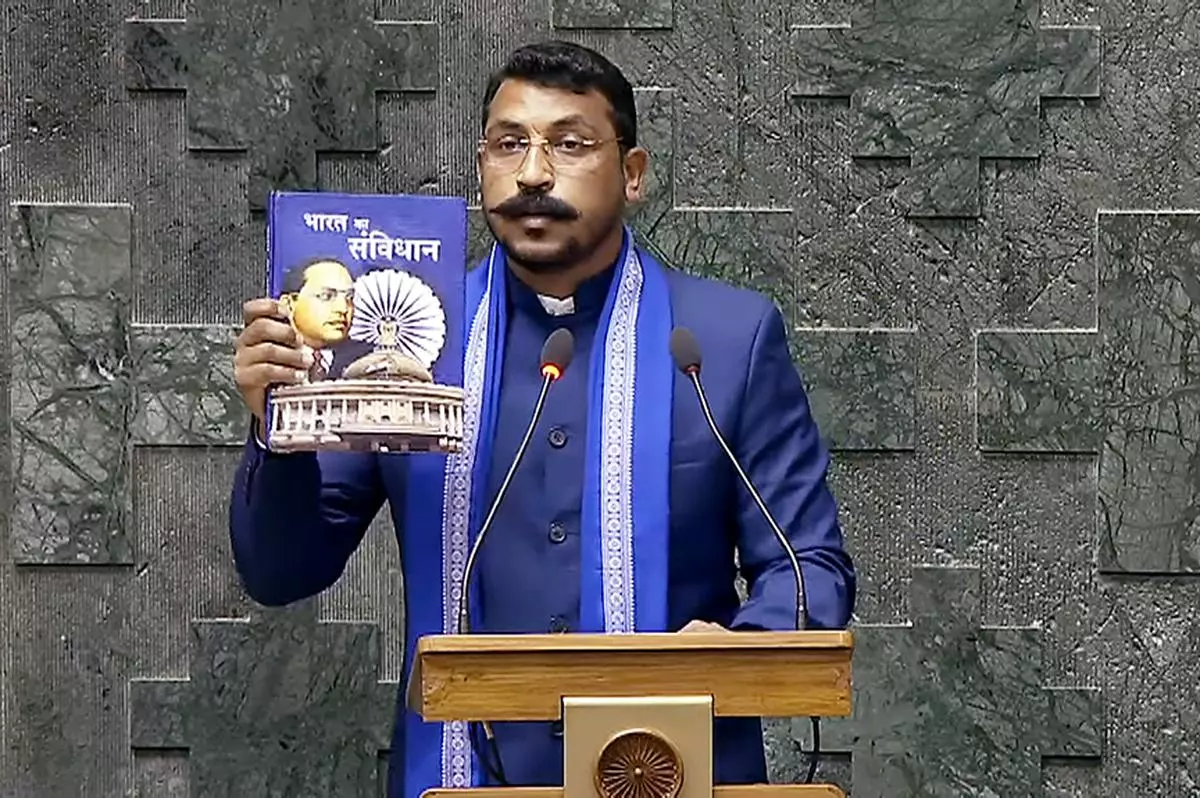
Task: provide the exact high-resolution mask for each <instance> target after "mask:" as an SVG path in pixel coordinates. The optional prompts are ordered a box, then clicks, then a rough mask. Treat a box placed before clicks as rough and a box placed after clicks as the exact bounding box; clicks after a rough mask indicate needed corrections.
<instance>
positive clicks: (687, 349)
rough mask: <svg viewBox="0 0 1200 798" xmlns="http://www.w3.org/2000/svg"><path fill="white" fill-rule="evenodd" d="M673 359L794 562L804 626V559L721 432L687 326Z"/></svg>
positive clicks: (675, 334) (674, 334)
mask: <svg viewBox="0 0 1200 798" xmlns="http://www.w3.org/2000/svg"><path fill="white" fill-rule="evenodd" d="M671 359H672V360H674V361H675V368H677V369H679V370H680V371H681V372H683V373H684V374H685V375H686V376H687V377H688V378H689V379H690V380H691V382H692V387H693V388H695V389H696V397H697V398H698V399H699V400H700V409H701V410H703V411H704V418H705V420H706V421H708V428H709V429H710V430H712V434H713V437H715V438H716V439H717V443H719V444H720V445H721V448H722V449H723V450H724V451H725V456H726V457H728V458H729V462H730V463H732V464H733V468H734V470H735V471H737V474H738V476H739V477H741V479H742V484H743V485H745V486H746V490H748V491H750V497H751V498H752V499H754V503H755V504H757V505H758V511H759V512H760V513H762V516H763V518H765V519H766V520H767V524H768V525H769V526H770V527H771V531H772V532H774V533H775V538H776V539H777V540H778V541H779V545H780V546H782V547H783V550H784V552H786V553H787V556H788V560H789V561H790V562H791V566H792V575H793V577H794V578H795V580H796V629H797V630H801V629H804V628H805V627H806V626H807V625H808V612H807V610H806V608H805V596H806V592H805V590H804V572H803V571H802V570H801V569H800V561H799V560H798V559H796V552H795V551H793V550H792V544H791V543H789V542H788V539H787V535H785V534H784V533H783V530H782V529H780V528H779V524H777V523H776V522H775V517H774V516H773V515H771V511H770V510H768V509H767V505H766V503H765V502H763V499H762V496H760V495H759V493H758V490H757V489H755V487H754V483H753V482H751V481H750V477H748V476H746V472H745V470H743V469H742V464H741V463H739V462H738V459H737V456H736V455H735V454H734V453H733V450H732V449H730V448H729V444H728V443H727V442H726V441H725V436H724V435H722V434H721V430H720V428H719V427H717V422H716V420H714V419H713V415H712V408H710V407H709V405H708V396H707V395H706V394H705V393H704V386H703V385H701V384H700V363H701V359H700V345H699V344H698V343H696V337H695V336H694V335H692V333H691V331H690V330H688V329H687V328H686V327H676V328H675V329H674V330H672V331H671Z"/></svg>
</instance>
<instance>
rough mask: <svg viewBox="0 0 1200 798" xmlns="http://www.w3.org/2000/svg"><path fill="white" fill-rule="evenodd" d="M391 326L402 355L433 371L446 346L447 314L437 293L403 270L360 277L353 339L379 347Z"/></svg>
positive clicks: (355, 297) (357, 286)
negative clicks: (391, 325) (387, 325)
mask: <svg viewBox="0 0 1200 798" xmlns="http://www.w3.org/2000/svg"><path fill="white" fill-rule="evenodd" d="M388 322H391V323H392V324H393V325H394V328H395V343H396V348H397V349H398V350H399V351H400V353H401V354H404V355H408V356H409V357H411V358H413V359H414V360H416V361H417V362H418V363H420V364H421V365H422V366H424V367H425V368H427V369H428V368H432V366H433V362H434V361H435V360H437V357H438V354H439V353H440V352H441V351H442V345H443V344H445V343H446V313H445V311H444V310H442V303H441V302H439V301H438V298H437V296H436V295H435V294H434V293H433V290H432V289H431V288H430V287H429V286H428V285H426V284H425V283H424V282H422V281H421V280H420V279H419V278H417V277H414V276H413V275H411V274H409V273H408V272H405V271H400V270H399V269H378V270H376V271H372V272H367V273H366V274H364V275H363V276H362V277H359V278H358V279H357V280H355V281H354V321H353V322H352V323H351V324H350V337H351V338H354V339H355V340H358V341H366V342H368V343H371V344H374V345H376V346H378V345H380V344H382V343H384V341H383V333H384V325H385V324H387V323H388ZM389 326H390V325H389Z"/></svg>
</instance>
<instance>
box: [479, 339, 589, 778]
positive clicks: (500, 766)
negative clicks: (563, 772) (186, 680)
mask: <svg viewBox="0 0 1200 798" xmlns="http://www.w3.org/2000/svg"><path fill="white" fill-rule="evenodd" d="M574 353H575V336H573V335H571V331H570V330H568V329H566V328H565V327H559V328H558V329H557V330H555V331H554V332H552V333H550V335H549V336H548V337H547V338H546V343H544V344H542V358H541V372H542V390H541V392H539V393H538V398H537V402H536V403H534V406H533V416H532V417H531V418H530V419H529V426H528V427H526V428H525V437H524V438H522V439H521V445H520V446H518V447H517V453H516V454H515V455H513V459H512V463H510V464H509V466H508V473H507V474H505V475H504V480H503V481H502V482H501V483H500V488H499V489H498V490H497V491H496V497H495V498H494V499H492V506H491V507H489V508H488V513H487V515H486V516H485V517H484V519H483V523H482V524H480V525H479V534H478V535H476V536H475V544H474V545H473V546H471V552H470V554H469V555H468V556H467V564H466V566H465V567H464V568H463V587H462V594H461V595H460V596H459V597H458V615H457V634H469V633H470V630H471V621H470V606H471V602H470V594H471V576H472V574H473V572H474V570H475V558H476V557H477V556H478V554H479V549H480V547H481V546H482V545H483V539H484V537H486V536H487V532H488V530H489V529H491V528H492V522H493V521H494V520H495V518H496V510H498V509H499V507H500V502H502V501H503V500H504V495H505V494H506V493H508V488H509V486H510V485H511V484H512V478H513V474H515V473H517V466H518V465H520V464H521V460H522V459H524V457H525V450H526V449H528V448H529V441H530V439H532V438H533V430H534V429H535V428H536V427H537V423H538V420H539V419H541V417H542V410H543V408H545V406H546V394H548V393H549V392H550V386H551V385H552V384H553V383H554V382H555V381H556V380H558V379H559V378H560V377H562V375H563V372H564V371H566V370H567V366H568V365H570V363H571V356H572V355H573V354H574ZM480 726H482V727H483V735H484V739H485V740H486V742H487V747H488V750H489V751H490V752H491V755H492V758H493V759H494V760H495V761H494V762H488V761H487V760H486V759H485V758H484V757H482V756H480V759H481V760H483V766H484V769H485V770H487V771H488V773H489V774H490V775H491V776H492V778H494V779H495V780H496V781H497V782H499V783H500V784H501V785H503V786H507V785H508V778H507V777H506V776H505V774H504V761H503V760H502V759H501V758H500V747H499V745H498V744H497V743H496V735H495V732H493V731H492V724H491V723H490V722H489V721H486V720H485V721H483V722H482V723H480ZM474 730H475V725H474V724H470V732H469V736H470V740H471V747H472V749H475V750H476V751H478V746H477V744H476V741H475V731H474Z"/></svg>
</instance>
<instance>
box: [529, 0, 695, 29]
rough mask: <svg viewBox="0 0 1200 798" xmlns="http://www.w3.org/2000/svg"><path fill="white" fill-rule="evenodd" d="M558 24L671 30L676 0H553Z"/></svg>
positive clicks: (554, 19) (563, 26) (553, 18)
mask: <svg viewBox="0 0 1200 798" xmlns="http://www.w3.org/2000/svg"><path fill="white" fill-rule="evenodd" d="M550 8H551V12H550V13H551V17H550V24H551V25H552V26H553V27H555V28H561V29H569V28H615V29H618V30H656V29H660V30H668V29H670V28H671V26H672V25H673V24H674V21H675V2H674V0H551V3H550Z"/></svg>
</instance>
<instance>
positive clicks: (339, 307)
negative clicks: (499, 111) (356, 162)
mask: <svg viewBox="0 0 1200 798" xmlns="http://www.w3.org/2000/svg"><path fill="white" fill-rule="evenodd" d="M466 257H467V204H466V201H465V200H464V199H462V198H459V197H438V196H429V195H372V194H342V193H331V192H275V193H273V194H272V195H271V196H270V198H269V200H268V204H267V270H268V276H267V283H268V292H269V295H270V296H271V297H272V298H274V299H276V300H278V302H279V308H280V313H281V316H282V318H283V319H284V320H286V321H288V322H289V323H291V325H292V327H293V328H294V329H295V330H296V332H297V333H298V334H299V336H300V338H301V341H302V344H303V346H304V347H305V348H306V349H307V350H308V351H310V352H311V353H312V354H313V367H312V368H311V369H310V370H309V373H308V374H307V375H306V377H305V378H303V379H301V380H300V381H299V384H305V383H307V384H313V383H323V382H327V381H337V380H361V379H364V378H366V379H369V378H371V376H372V374H371V373H370V372H371V368H372V358H369V357H368V358H366V359H365V360H364V357H365V356H368V355H373V353H375V363H374V367H375V368H376V369H377V368H378V360H379V359H378V357H377V353H378V351H379V350H380V349H387V350H390V352H391V353H393V357H392V358H391V360H390V361H389V362H390V363H391V364H392V365H391V366H389V368H391V369H392V370H393V371H395V370H396V369H397V368H400V370H401V371H403V370H404V369H409V370H411V371H412V372H413V374H415V375H418V376H417V377H416V379H419V380H420V381H422V382H425V383H429V382H430V381H432V383H433V384H435V385H436V386H450V387H452V388H455V389H461V386H462V377H463V374H462V370H463V347H464V345H465V344H464V341H463V340H462V338H463V335H462V329H463V318H462V317H463V313H464V308H463V306H464V303H465V288H464V278H465V277H466V271H467V264H466ZM395 353H399V355H401V356H402V357H400V358H396V357H395V356H394V355H395ZM396 363H400V364H401V365H400V366H399V367H397V366H396V365H395V364H396ZM418 373H420V374H423V376H420V374H418ZM347 384H348V383H347ZM368 385H370V384H368ZM336 388H337V386H327V387H326V386H317V390H325V391H326V392H327V393H328V392H329V390H330V389H334V390H336ZM281 390H283V391H289V390H290V391H292V393H291V394H289V395H293V394H296V393H297V391H296V390H295V389H293V388H290V387H289V386H278V387H276V388H273V389H272V390H270V391H268V396H267V414H266V415H267V417H266V426H267V429H266V430H265V431H266V433H267V442H268V445H269V446H271V448H278V447H276V446H274V445H273V444H272V443H271V441H272V438H273V437H275V436H273V435H272V432H273V425H274V424H279V423H280V418H281V417H282V416H281V415H280V414H279V413H277V412H275V410H276V408H275V407H274V405H275V402H274V399H275V398H276V397H277V396H282V395H283V394H282V393H280V391H281ZM326 406H327V407H328V406H329V405H328V404H327V405H326ZM301 448H304V447H301ZM307 448H322V447H321V446H319V445H314V446H310V447H307Z"/></svg>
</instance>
